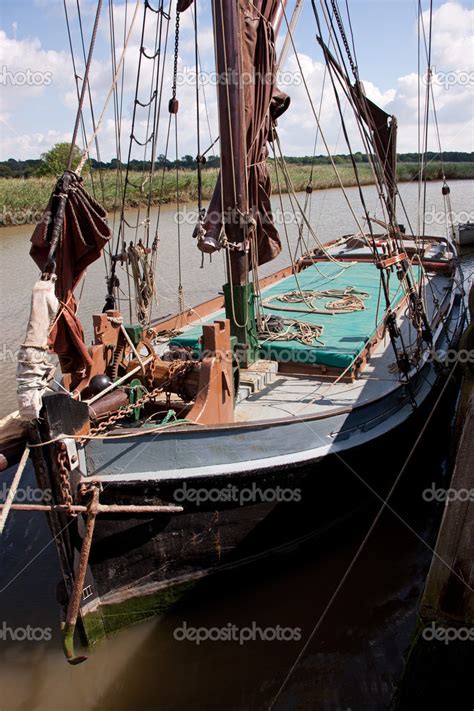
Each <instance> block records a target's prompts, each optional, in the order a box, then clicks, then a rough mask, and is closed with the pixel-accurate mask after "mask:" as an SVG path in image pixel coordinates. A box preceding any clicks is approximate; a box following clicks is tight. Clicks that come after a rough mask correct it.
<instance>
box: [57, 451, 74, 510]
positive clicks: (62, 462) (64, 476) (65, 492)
mask: <svg viewBox="0 0 474 711" xmlns="http://www.w3.org/2000/svg"><path fill="white" fill-rule="evenodd" d="M67 461H68V459H67V449H66V445H65V444H64V442H60V443H59V444H58V448H57V455H56V462H57V465H58V471H59V489H60V491H61V499H62V503H63V504H64V505H65V506H67V507H68V515H69V516H76V515H77V514H75V513H74V512H73V510H72V507H73V506H74V499H73V498H72V490H71V481H70V479H69V470H68V468H67V467H66V463H67Z"/></svg>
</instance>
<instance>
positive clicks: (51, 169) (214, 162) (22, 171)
mask: <svg viewBox="0 0 474 711" xmlns="http://www.w3.org/2000/svg"><path fill="white" fill-rule="evenodd" d="M68 155H69V144H68V143H59V144H57V145H56V146H54V147H53V148H52V149H51V150H50V151H48V152H47V153H43V155H42V156H41V158H34V159H30V160H16V159H15V158H9V159H8V160H6V161H0V177H2V178H30V177H37V176H43V175H45V176H55V175H60V174H61V173H62V172H63V170H64V168H65V166H66V165H67V161H68ZM80 157H81V152H80V150H79V149H78V148H76V149H75V151H74V160H73V166H75V165H77V163H78V162H79V160H80ZM353 157H354V160H355V161H356V162H357V163H368V160H369V159H368V156H367V155H366V154H365V153H355V154H354V156H353ZM418 159H419V156H418V153H400V154H398V160H399V162H400V163H417V162H418ZM427 159H428V161H439V160H443V161H445V162H446V163H473V162H474V152H471V153H464V152H461V151H444V152H443V153H442V154H440V153H433V152H429V153H427ZM269 160H270V162H271V160H272V159H269ZM285 160H286V162H287V163H293V164H298V165H328V164H329V163H330V162H331V161H330V159H329V158H328V156H326V155H318V156H287V157H286V158H285ZM333 160H334V162H335V163H337V164H341V163H349V162H350V161H351V156H350V155H349V154H344V153H341V154H339V155H335V156H333ZM117 163H118V161H117V159H116V158H113V159H112V160H111V161H109V162H104V161H97V160H96V159H95V158H91V159H90V160H89V161H88V164H87V166H88V168H89V169H92V170H116V169H117ZM219 164H220V159H219V156H214V155H212V156H206V158H205V163H203V167H204V169H206V168H218V167H219ZM87 166H86V170H87ZM176 167H178V168H180V169H184V170H192V169H195V168H196V157H195V156H191V155H185V156H182V158H181V159H180V160H177V161H176V160H169V159H168V158H167V157H166V156H164V155H158V156H157V159H156V161H155V169H156V170H162V169H163V168H165V169H166V170H172V169H176ZM130 169H131V170H134V171H143V170H145V171H148V170H150V162H146V161H143V160H132V161H131V162H130Z"/></svg>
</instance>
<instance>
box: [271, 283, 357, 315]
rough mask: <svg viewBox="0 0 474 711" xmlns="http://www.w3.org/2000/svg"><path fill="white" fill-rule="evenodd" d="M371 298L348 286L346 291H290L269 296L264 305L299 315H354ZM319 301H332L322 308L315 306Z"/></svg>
mask: <svg viewBox="0 0 474 711" xmlns="http://www.w3.org/2000/svg"><path fill="white" fill-rule="evenodd" d="M369 298H370V296H369V294H368V293H367V292H365V291H358V290H357V289H355V287H353V286H347V287H346V288H345V289H326V290H323V291H320V290H318V289H313V290H310V291H301V290H298V291H288V292H287V293H286V294H278V295H276V296H269V297H268V298H266V299H264V300H263V302H262V305H263V306H264V307H265V308H269V309H278V311H293V312H298V313H315V314H328V313H330V314H345V313H353V312H354V311H364V309H365V308H366V307H365V304H364V301H366V300H367V299H369ZM317 299H332V301H328V302H327V303H325V304H323V305H322V306H320V307H317V306H316V305H315V303H314V302H315V301H316V300H317ZM273 301H280V302H282V303H284V304H304V305H305V306H306V308H294V307H284V306H280V305H278V306H277V305H274V304H272V302H273Z"/></svg>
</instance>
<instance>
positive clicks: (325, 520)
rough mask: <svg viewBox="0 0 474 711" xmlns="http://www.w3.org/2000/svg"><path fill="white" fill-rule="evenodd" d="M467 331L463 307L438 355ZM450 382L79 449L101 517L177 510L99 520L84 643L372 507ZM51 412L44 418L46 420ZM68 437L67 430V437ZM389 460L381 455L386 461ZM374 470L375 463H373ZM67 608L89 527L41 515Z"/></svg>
mask: <svg viewBox="0 0 474 711" xmlns="http://www.w3.org/2000/svg"><path fill="white" fill-rule="evenodd" d="M463 323H464V306H463V304H462V301H461V299H460V297H459V296H456V297H455V298H454V299H453V301H452V303H451V308H450V311H449V313H448V316H447V318H446V321H445V327H444V328H442V329H440V330H439V337H438V339H437V341H436V342H435V344H434V346H435V347H436V348H444V349H449V348H453V347H454V345H455V344H456V342H457V339H458V338H459V335H460V331H461V329H462V327H463ZM445 374H446V370H445V369H444V368H442V367H440V365H439V363H437V362H436V360H433V359H432V360H426V361H425V363H424V365H423V366H422V367H421V368H420V369H419V371H418V372H416V373H415V374H413V376H412V377H411V379H410V387H407V385H406V384H404V383H402V382H400V380H398V379H397V380H396V381H395V382H394V384H393V387H392V386H390V387H386V388H385V389H384V392H383V394H381V395H380V396H379V397H372V398H368V399H364V398H362V400H361V401H360V402H354V403H353V406H352V407H347V406H346V407H332V408H331V409H330V410H329V411H328V413H327V414H314V413H313V414H311V415H308V416H298V417H296V416H294V417H288V416H286V417H281V419H272V420H269V421H265V420H261V421H254V422H234V423H229V424H223V425H217V426H201V427H198V428H196V427H192V426H190V427H186V426H181V427H170V428H169V429H166V430H165V431H163V432H160V433H157V432H156V431H154V432H152V433H150V434H144V432H143V431H141V432H136V431H134V430H133V428H129V429H126V430H122V431H121V432H122V434H116V435H115V436H112V437H110V436H109V437H107V438H105V439H97V440H90V441H87V442H86V443H85V444H83V445H81V446H79V447H78V459H79V462H78V465H77V467H78V468H77V469H76V470H75V472H74V471H73V472H71V476H72V478H73V479H74V482H75V485H76V486H77V485H79V486H80V485H81V484H86V485H90V484H91V483H92V482H95V484H96V485H97V486H99V487H100V503H101V505H102V506H107V505H109V506H110V505H111V506H117V505H122V506H137V505H138V506H160V507H161V506H173V507H182V511H176V510H173V511H169V512H160V513H150V512H140V513H136V512H131V511H129V512H127V513H124V512H121V513H110V511H109V512H108V513H99V515H97V517H96V520H95V529H94V535H93V540H92V546H91V550H90V556H89V558H88V561H87V569H86V572H85V579H84V584H83V586H82V590H81V591H80V592H81V604H80V620H81V622H82V631H83V633H84V634H83V636H84V640H85V642H86V644H88V645H92V644H94V643H95V642H96V641H97V640H99V639H100V638H102V637H104V636H105V635H107V634H108V633H110V632H112V631H114V630H116V629H119V628H121V627H126V626H128V625H130V624H133V623H135V622H138V621H140V620H142V619H145V618H147V617H149V616H150V615H154V614H161V613H163V612H165V611H166V609H168V608H169V607H170V606H172V605H174V604H175V603H176V601H177V600H178V599H179V598H180V597H181V596H182V595H183V594H184V593H186V592H188V591H189V589H190V588H192V587H193V586H195V585H196V584H197V583H198V581H200V580H202V579H203V578H205V577H206V576H208V575H212V574H217V573H220V572H223V571H226V570H229V569H232V568H234V567H237V566H241V565H245V564H250V563H253V562H255V561H258V560H259V559H261V558H263V557H265V556H268V555H271V554H273V553H277V552H281V551H284V550H288V549H290V548H291V547H292V546H295V545H298V544H301V543H303V542H305V541H308V540H311V539H312V538H313V537H314V536H316V535H318V534H321V533H323V532H324V531H326V530H328V529H329V528H331V527H332V526H333V525H334V524H335V523H337V522H339V521H341V520H343V519H344V518H346V517H347V516H349V515H350V514H351V512H353V511H354V510H356V509H357V508H359V507H360V506H362V505H364V504H366V503H367V502H368V501H372V503H373V502H375V503H377V502H380V501H381V498H380V497H383V494H384V492H385V491H386V490H387V489H388V486H389V485H390V483H391V482H392V481H393V478H394V476H395V475H396V473H397V470H398V469H399V467H400V466H401V465H402V464H403V459H404V457H405V456H406V455H407V454H408V452H409V449H410V447H411V445H412V443H413V442H414V440H415V438H416V435H417V433H418V432H419V430H420V427H421V425H422V424H423V422H425V421H426V417H427V416H428V414H429V413H430V411H431V408H432V406H433V402H434V400H435V398H436V397H437V394H438V393H439V389H440V385H441V384H442V383H443V380H444V378H445ZM54 397H56V399H57V401H58V402H59V403H60V402H61V400H62V401H63V402H64V403H65V407H67V408H70V409H69V410H67V411H66V410H64V412H63V411H61V407H62V406H61V405H59V409H58V411H55V412H52V411H51V412H49V413H48V416H47V418H46V419H47V420H49V426H50V430H49V434H48V433H47V432H42V433H40V434H41V437H42V438H43V441H44V440H45V439H49V437H51V436H54V434H55V431H54V427H53V429H51V427H52V426H53V425H52V423H53V421H54V422H55V423H56V425H55V426H56V431H57V432H65V431H66V432H67V431H71V428H72V431H78V430H77V426H76V424H75V423H74V422H73V420H74V417H75V416H76V415H75V412H74V408H76V407H80V405H81V404H80V403H76V404H74V401H72V400H71V399H70V398H68V397H63V396H61V397H60V398H58V397H57V396H54ZM46 409H48V408H46ZM66 427H69V429H66ZM52 451H53V450H52V449H51V447H48V446H46V447H42V448H39V449H36V450H35V451H34V458H35V469H36V473H37V478H38V482H39V485H40V486H41V487H43V488H45V489H46V488H51V489H52V490H53V492H56V495H57V500H58V502H59V501H60V500H61V497H60V492H59V491H58V471H57V468H56V463H55V461H54V457H53V455H52ZM387 452H390V457H387ZM382 463H383V464H382ZM48 516H49V520H50V525H51V528H52V531H53V534H54V536H55V542H56V545H57V549H58V553H59V557H60V561H61V566H62V570H63V576H64V583H63V585H62V586H61V587H60V596H59V597H60V602H61V604H62V605H63V606H64V608H66V606H67V604H68V602H69V600H70V597H71V593H72V590H73V587H74V583H75V581H76V580H77V579H78V571H79V569H80V554H81V549H82V548H83V544H84V540H85V531H86V521H85V518H86V517H85V515H83V514H79V515H78V516H77V517H76V518H74V519H72V520H71V518H70V517H69V516H67V515H66V513H65V512H64V511H54V512H51V513H50V514H48Z"/></svg>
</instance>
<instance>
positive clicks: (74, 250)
mask: <svg viewBox="0 0 474 711" xmlns="http://www.w3.org/2000/svg"><path fill="white" fill-rule="evenodd" d="M106 214H107V213H106V211H105V210H104V208H103V207H102V206H101V205H99V203H98V202H97V201H96V200H95V199H94V198H93V197H91V196H90V195H88V193H87V192H86V191H85V190H84V188H83V186H82V180H81V179H80V178H78V177H77V176H76V174H75V173H73V172H71V171H66V173H64V175H63V176H62V177H61V178H60V179H59V181H58V183H57V185H56V189H55V191H54V193H53V195H52V196H51V198H50V201H49V203H48V206H47V208H46V210H45V212H44V213H43V216H42V219H41V221H40V222H39V223H38V224H37V226H36V228H35V230H34V232H33V235H32V237H31V243H32V246H31V250H30V255H31V257H32V258H33V259H34V261H35V262H36V264H37V265H38V266H39V268H40V269H41V271H42V272H43V276H44V277H45V278H47V277H48V272H49V271H50V270H51V267H52V266H53V265H54V269H53V271H54V272H55V274H56V296H57V298H58V300H59V311H58V314H57V316H56V318H55V319H54V323H53V326H52V329H51V332H50V334H49V346H50V348H51V349H52V350H53V351H54V352H55V353H56V354H57V355H58V357H59V362H60V366H61V370H62V372H63V373H70V374H71V385H72V386H73V387H74V386H75V385H76V384H77V383H79V382H80V380H82V379H83V378H84V376H86V375H87V372H88V370H89V369H90V366H91V365H92V359H91V357H90V355H89V352H88V349H87V346H86V344H85V342H84V331H83V328H82V325H81V322H80V321H79V319H78V317H77V315H76V311H77V302H76V299H75V297H74V289H75V288H76V286H77V284H78V283H79V281H80V279H81V277H82V276H83V274H84V272H85V270H86V269H87V267H88V266H89V264H92V262H95V260H96V259H97V258H98V257H99V256H100V254H101V252H102V249H103V248H104V246H105V245H106V244H107V242H108V240H109V238H110V236H111V232H110V228H109V227H108V225H107V222H106ZM58 222H59V224H58ZM55 226H57V228H58V233H57V234H58V236H57V243H56V244H54V242H55V238H54V228H55ZM52 252H53V253H52Z"/></svg>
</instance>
